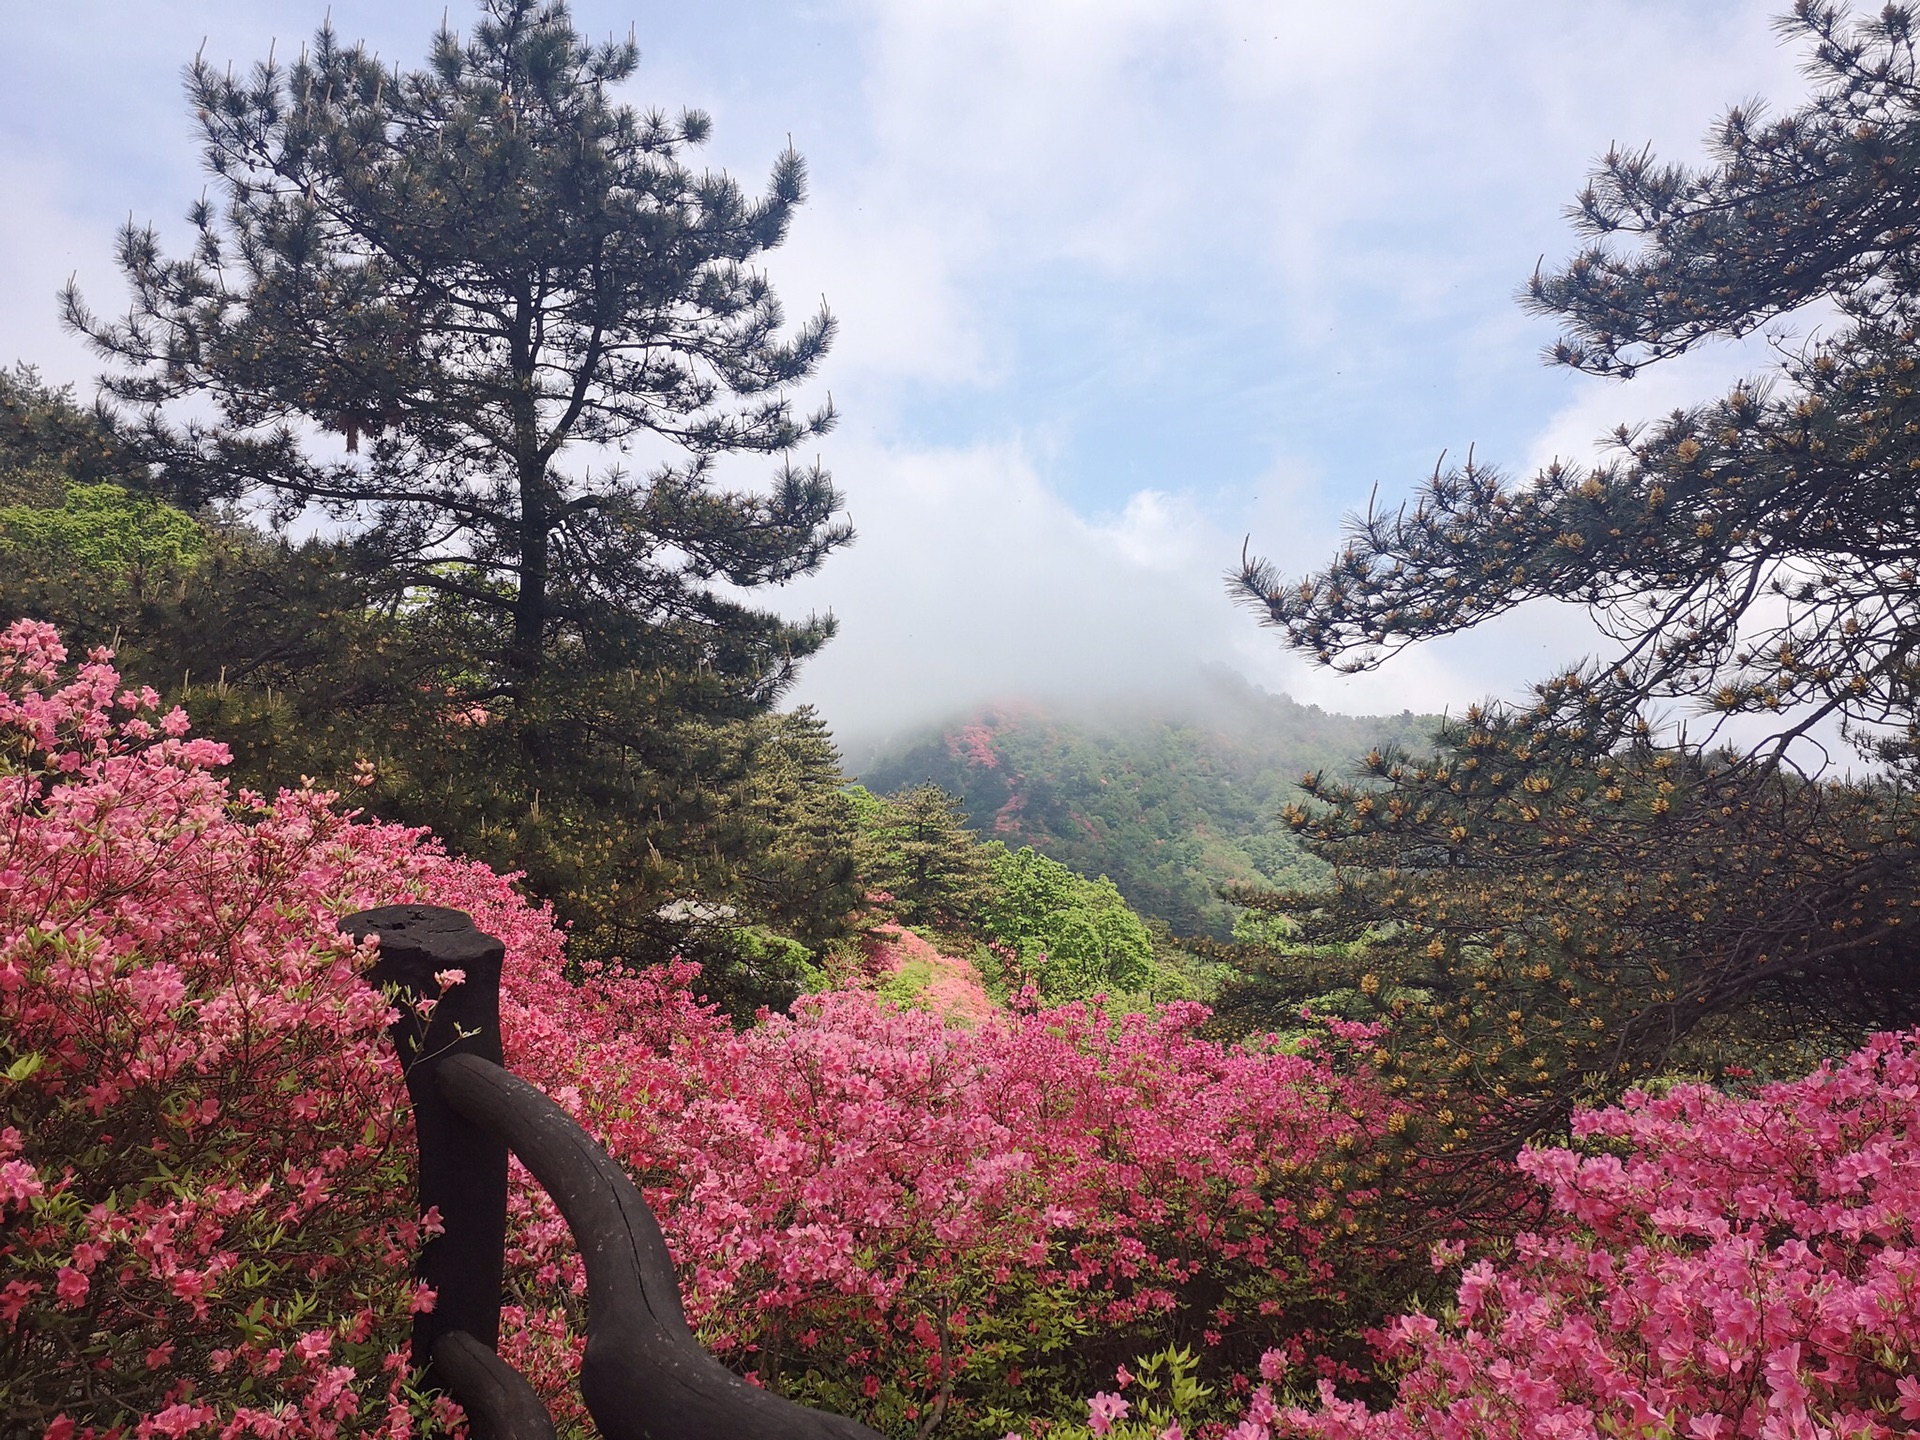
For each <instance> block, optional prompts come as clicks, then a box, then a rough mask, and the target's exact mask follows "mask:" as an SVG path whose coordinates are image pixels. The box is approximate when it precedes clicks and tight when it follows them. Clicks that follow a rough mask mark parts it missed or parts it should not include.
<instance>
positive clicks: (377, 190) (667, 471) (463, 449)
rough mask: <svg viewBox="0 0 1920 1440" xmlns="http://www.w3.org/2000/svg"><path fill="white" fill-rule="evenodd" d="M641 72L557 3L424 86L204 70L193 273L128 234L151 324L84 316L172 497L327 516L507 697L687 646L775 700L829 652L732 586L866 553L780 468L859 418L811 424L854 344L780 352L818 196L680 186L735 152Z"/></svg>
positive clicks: (194, 81)
mask: <svg viewBox="0 0 1920 1440" xmlns="http://www.w3.org/2000/svg"><path fill="white" fill-rule="evenodd" d="M637 63H638V52H637V50H636V49H635V47H634V45H633V44H632V43H631V42H630V41H629V42H627V43H625V44H614V43H609V44H606V45H601V46H595V45H591V44H588V43H587V42H586V41H584V40H583V39H582V37H581V36H580V35H579V34H578V33H577V32H576V31H575V30H574V28H573V25H572V22H571V20H570V18H569V15H568V11H567V8H566V6H565V5H564V3H559V0H548V3H538V0H486V3H484V4H483V6H482V16H481V19H480V22H479V23H478V25H477V26H476V27H475V28H474V31H473V34H472V37H471V38H470V39H469V40H466V41H465V42H462V41H461V40H460V39H459V38H458V37H456V36H455V35H454V34H453V33H452V32H450V31H447V30H445V29H443V30H442V31H441V32H440V33H439V34H438V35H437V36H436V37H435V39H434V43H433V49H432V53H431V56H430V59H429V63H428V65H427V67H426V68H425V69H422V70H417V71H402V70H400V69H398V68H397V67H396V68H389V67H387V66H385V65H383V64H382V63H381V62H380V61H379V60H377V59H376V58H375V57H374V56H373V55H371V54H369V53H368V52H367V51H366V50H365V49H364V47H361V46H357V45H356V46H349V45H344V44H343V43H341V41H340V40H339V38H338V37H337V36H336V35H335V33H334V31H333V30H332V28H331V26H323V27H322V29H321V30H320V32H319V34H318V36H317V37H316V39H315V41H314V44H313V47H312V49H311V50H310V51H308V52H306V53H303V54H302V55H301V57H300V58H299V59H298V60H297V61H296V62H295V63H293V64H291V65H288V66H281V65H279V64H277V63H275V62H274V61H272V60H269V61H267V62H265V63H263V64H260V65H256V66H255V67H254V69H253V71H252V73H251V74H250V75H249V76H247V77H246V78H244V79H238V78H234V77H233V76H232V75H231V74H230V73H223V72H222V71H220V70H218V69H216V68H215V67H214V66H213V65H212V64H211V63H210V62H208V61H205V60H203V59H202V60H196V61H195V62H194V64H193V65H192V67H191V68H190V70H189V75H188V91H189V96H190V99H191V101H192V104H193V107H194V111H195V114H196V115H197V117H198V119H199V123H200V127H201V131H202V134H203V138H204V147H205V163H206V166H207V168H208V170H209V172H210V173H211V174H212V176H213V177H214V180H215V182H216V196H215V198H210V199H203V200H202V201H201V202H199V203H197V204H196V205H195V206H194V207H193V208H192V210H191V212H190V218H191V220H192V222H193V224H194V226H195V227H196V230H197V232H198V238H197V241H196V244H195V245H194V247H193V249H192V250H191V252H190V253H188V254H187V255H185V256H182V257H177V258H170V257H168V256H166V255H165V254H163V253H162V250H161V247H160V243H159V240H158V238H157V236H156V234H155V232H154V231H153V230H152V229H151V228H150V227H147V228H141V227H137V226H134V225H132V224H129V225H128V227H127V228H126V229H125V231H124V232H123V233H122V235H121V238H120V245H119V261H120V265H121V268H122V270H123V272H124V273H125V276H126V278H127V281H128V283H129V285H130V287H131V290H132V292H133V304H132V307H131V309H130V310H129V312H128V313H127V314H126V315H125V317H124V318H122V319H120V320H117V321H109V320H103V319H100V318H98V317H96V316H95V315H94V314H92V313H91V312H90V311H89V310H88V309H87V308H86V306H85V305H84V303H83V302H82V300H81V298H80V296H79V295H78V294H77V293H76V292H74V291H72V290H71V289H70V290H69V291H68V293H67V295H66V297H65V301H64V304H65V310H66V316H67V320H68V323H69V324H70V325H71V326H72V327H73V328H75V329H76V330H78V331H80V332H81V333H83V334H84V335H85V336H87V337H88V338H89V339H90V340H91V341H92V343H93V344H94V346H95V347H96V348H97V349H98V350H99V352H100V353H101V354H102V355H104V356H106V357H107V358H109V359H110V360H111V361H113V362H114V363H115V366H116V368H115V370H114V371H113V373H112V374H111V375H110V376H109V377H108V379H107V382H106V390H107V393H108V394H109V395H110V396H111V397H112V398H113V399H114V400H116V401H118V402H119V403H120V404H122V405H124V406H128V407H132V408H133V409H134V410H135V411H136V412H137V413H138V414H139V415H140V417H141V418H142V420H143V421H144V430H143V434H142V439H143V444H144V452H145V454H146V455H147V456H148V457H149V458H150V459H151V460H153V461H154V462H156V463H157V464H158V465H159V466H160V468H161V471H162V473H163V474H164V476H165V477H166V478H167V482H168V483H169V484H170V486H171V487H172V488H173V489H174V491H175V492H176V493H178V494H181V495H184V496H188V497H192V498H195V499H207V498H228V499H238V498H244V497H265V498H267V499H269V500H270V501H271V502H272V506H273V510H274V513H275V514H276V515H277V517H278V518H280V519H282V520H290V519H292V518H293V517H294V516H296V515H299V514H301V513H303V512H305V511H307V510H308V509H309V508H311V507H317V508H318V509H319V510H320V511H322V512H324V513H325V514H326V515H328V516H329V517H331V518H332V519H333V520H334V521H336V522H338V523H339V524H340V525H342V526H344V527H346V528H347V529H348V530H349V531H350V533H351V534H352V535H353V536H354V537H355V539H356V542H357V545H358V547H359V549H360V550H361V551H362V552H363V553H364V554H365V555H367V556H368V557H369V562H368V563H369V566H370V567H371V568H375V569H377V570H378V572H379V574H380V576H381V583H382V588H383V589H384V591H385V592H386V594H387V595H389V596H390V597H392V598H393V599H394V600H396V601H398V600H400V599H401V598H403V597H418V596H432V597H436V598H437V599H438V600H440V601H442V602H443V603H446V604H451V605H455V606H458V607H460V608H461V609H462V610H463V611H464V612H466V613H467V614H468V615H469V616H470V617H471V622H472V623H471V633H470V642H471V644H472V646H473V652H472V654H471V656H470V657H469V658H470V659H471V660H472V661H473V662H474V664H475V665H476V667H478V669H479V671H480V674H481V676H482V677H483V678H481V679H480V680H479V682H478V684H479V687H480V688H486V689H489V690H491V691H492V692H494V694H495V695H496V697H497V698H506V699H519V698H525V697H528V696H531V695H532V694H534V693H536V692H537V689H538V683H539V679H540V677H541V675H542V673H543V672H544V671H546V670H547V669H548V668H549V667H551V666H552V665H553V664H554V663H555V661H556V660H559V661H563V662H564V663H565V664H567V665H578V664H580V663H587V664H591V665H595V666H600V667H606V666H611V665H618V664H622V663H633V662H634V661H636V659H638V660H640V661H642V662H643V663H644V661H645V660H646V659H648V658H652V657H653V656H654V655H655V654H656V653H657V651H658V649H659V646H660V637H661V635H663V634H669V633H670V634H671V635H672V636H673V641H672V648H674V649H675V650H677V651H679V652H681V653H682V657H683V658H684V659H685V660H687V661H688V662H689V663H693V664H710V665H715V666H720V667H723V673H726V674H728V675H729V676H731V677H732V678H733V679H734V680H735V681H736V683H737V684H739V685H740V686H742V687H744V688H746V689H747V690H749V691H751V692H752V694H753V695H754V696H755V697H757V698H763V699H764V698H766V697H768V696H770V695H772V694H773V693H776V692H777V690H778V689H779V687H780V685H781V684H782V683H784V681H785V680H786V679H787V677H788V676H790V674H791V673H792V667H793V665H794V663H795V662H796V661H798V660H799V659H801V658H803V657H805V656H806V655H808V654H810V653H812V652H813V651H814V650H815V649H817V648H818V646H819V645H820V644H821V643H823V642H824V641H825V639H826V638H827V636H828V635H829V634H830V631H831V626H830V624H829V623H827V622H825V621H818V620H816V621H808V622H803V623H799V624H788V623H784V622H778V621H775V620H773V619H772V617H769V616H766V615H764V614H761V613H758V612H754V611H751V610H749V609H747V608H746V607H744V606H742V605H741V604H739V603H738V602H737V601H736V600H734V599H731V598H730V597H729V596H728V595H726V594H723V593H722V591H721V589H720V588H718V587H716V584H715V582H716V581H718V582H723V583H724V586H725V587H727V588H730V589H740V588H746V589H751V588H754V587H758V586H762V585H767V584H775V583H779V582H782V581H785V580H788V579H791V578H792V577H794V576H796V575H800V574H803V573H805V572H807V571H809V570H811V569H813V568H814V567H815V566H817V565H818V564H819V563H820V561H821V560H822V559H823V558H824V557H825V556H826V555H827V554H828V553H829V552H830V551H831V550H833V549H834V548H836V547H837V546H839V545H841V544H843V543H845V542H846V541H847V540H848V539H849V538H850V533H851V532H850V531H849V529H848V528H847V526H846V525H845V524H844V522H842V521H839V520H837V519H835V511H836V509H837V507H838V504H839V497H838V495H837V494H836V492H835V490H834V488H833V486H832V485H831V483H830V481H829V479H828V477H827V475H826V473H825V472H824V471H822V470H821V469H819V467H818V466H817V465H815V466H812V467H809V468H804V469H803V468H799V467H796V466H795V465H794V464H792V463H791V461H790V459H789V458H787V457H790V456H791V455H792V453H793V452H794V451H795V450H796V449H798V447H800V446H801V445H802V444H804V443H805V442H806V441H808V440H809V439H811V438H813V437H815V436H818V435H820V434H823V433H824V432H825V431H826V430H827V429H828V428H829V426H830V425H831V423H832V421H833V412H832V409H831V407H830V406H827V407H823V408H821V409H819V410H816V411H813V412H811V413H802V412H801V411H798V410H796V409H795V407H794V404H793V402H792V400H791V398H790V396H789V393H788V392H789V388H790V387H792V386H793V385H795V384H797V383H799V382H801V381H803V380H805V379H806V378H807V377H808V376H809V375H810V374H811V373H812V371H813V369H814V367H815V365H816V364H817V362H818V360H819V358H820V357H821V355H822V354H823V353H824V352H825V350H826V348H827V345H828V342H829V340H830V339H831V336H832V330H833V323H832V319H831V317H830V316H829V315H828V314H827V313H826V311H825V310H824V309H823V310H822V311H821V312H820V313H819V314H817V315H816V316H814V317H813V318H812V319H811V320H809V321H807V322H806V323H805V324H803V325H801V326H800V327H799V328H798V329H797V330H796V331H794V333H793V334H792V335H791V336H790V337H787V338H782V335H781V329H782V323H783V320H782V312H781V307H780V304H779V302H778V300H777V298H776V297H775V295H774V292H773V290H772V288H771V286H770V285H769V284H768V282H767V280H766V278H765V276H764V275H763V274H762V273H761V272H760V271H758V270H757V269H755V268H754V262H755V260H756V259H757V258H758V257H759V256H761V255H762V254H764V253H765V252H766V251H767V250H769V249H771V248H772V247H774V246H776V245H778V244H779V243H780V241H781V240H782V238H783V237H784V236H785V234H786V230H787V225H788V222H789V219H790V217H791V215H792V212H793V209H794V207H795V206H796V205H797V204H798V203H799V202H800V200H801V197H802V192H803V188H804V187H803V181H804V169H803V167H802V164H801V161H800V158H799V157H798V156H797V155H796V154H794V153H793V152H792V151H791V150H789V151H788V152H786V153H784V154H783V155H781V157H780V158H779V160H778V162H777V163H776V165H775V166H774V171H773V178H772V182H771V185H770V187H769V189H768V191H767V193H766V195H765V196H764V197H762V198H760V199H758V200H754V199H750V198H748V197H747V196H746V195H745V194H744V193H743V192H742V190H741V189H740V187H739V186H738V185H737V184H736V183H735V182H734V181H732V180H731V179H729V178H728V177H727V176H725V175H724V174H716V173H713V172H695V171H692V170H690V169H688V168H687V166H686V165H685V164H684V163H683V160H682V156H683V154H684V152H686V151H687V150H688V149H689V148H690V147H694V146H697V145H699V144H700V143H701V142H703V141H704V140H705V138H706V136H707V134H708V130H709V122H708V120H707V118H706V117H705V116H704V115H702V114H700V113H698V112H695V111H688V112H685V113H683V114H682V115H680V116H679V117H678V118H677V119H674V120H669V119H667V118H666V117H665V116H664V115H662V114H660V113H658V112H651V113H648V114H644V115H643V114H639V113H636V112H635V111H634V110H633V109H631V108H630V107H627V106H625V105H621V104H617V103H616V102H615V101H614V99H613V98H612V95H611V91H612V89H613V88H614V87H615V86H617V85H619V84H620V83H621V82H623V81H625V80H626V79H628V78H629V77H630V76H631V75H632V74H633V72H634V69H635V67H636V65H637ZM190 399H192V400H198V401H199V402H201V407H202V408H201V412H200V413H197V414H194V415H192V416H190V417H189V418H184V419H183V418H179V412H178V409H177V406H176V402H181V401H185V400H190ZM328 432H331V433H332V434H333V435H334V436H337V437H339V439H340V440H341V441H344V446H341V445H339V444H328V443H326V442H325V435H326V434H327V433H328ZM636 447H638V448H639V449H640V450H641V451H642V452H643V453H644V455H645V457H646V458H645V459H643V460H640V461H636V462H634V465H635V467H636V468H629V462H628V461H627V460H626V459H625V458H623V456H624V453H625V452H626V451H628V450H630V449H633V448H636ZM735 452H745V453H757V454H765V455H770V456H775V457H782V458H781V463H780V465H779V467H778V469H777V471H776V473H775V475H774V478H773V483H772V484H771V486H770V487H767V488H765V489H754V488H745V489H724V488H721V486H720V485H719V483H718V481H717V477H716V474H715V462H716V461H717V460H718V459H719V458H720V457H723V456H725V455H727V454H729V453H735Z"/></svg>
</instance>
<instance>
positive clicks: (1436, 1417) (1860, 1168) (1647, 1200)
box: [1233, 1032, 1920, 1440]
mask: <svg viewBox="0 0 1920 1440" xmlns="http://www.w3.org/2000/svg"><path fill="white" fill-rule="evenodd" d="M1574 1134H1575V1142H1576V1144H1575V1148H1542V1149H1536V1150H1533V1151H1530V1152H1528V1153H1527V1154H1525V1155H1524V1156H1522V1158H1521V1160H1520V1166H1521V1168H1522V1170H1524V1171H1525V1172H1526V1173H1527V1174H1528V1175H1530V1176H1532V1177H1533V1178H1534V1179H1535V1180H1537V1181H1538V1182H1540V1183H1541V1184H1542V1185H1544V1186H1545V1187H1546V1189H1547V1192H1548V1195H1549V1197H1550V1199H1551V1204H1552V1207H1553V1212H1554V1214H1555V1216H1556V1217H1557V1219H1558V1222H1559V1223H1558V1224H1557V1226H1556V1227H1554V1228H1552V1229H1547V1230H1543V1231H1542V1232H1540V1233H1534V1234H1528V1235H1523V1236H1521V1237H1519V1238H1518V1239H1517V1241H1516V1242H1515V1244H1514V1245H1513V1248H1512V1253H1511V1255H1509V1256H1507V1257H1504V1258H1501V1259H1498V1260H1496V1259H1494V1258H1491V1257H1482V1258H1480V1259H1477V1260H1476V1261H1475V1262H1474V1263H1473V1264H1471V1265H1468V1266H1467V1267H1466V1268H1465V1270H1464V1272H1463V1273H1462V1274H1461V1276H1460V1281H1459V1288H1458V1299H1457V1305H1456V1306H1455V1307H1454V1308H1453V1309H1452V1310H1451V1311H1450V1312H1449V1313H1447V1314H1446V1315H1444V1316H1425V1315H1408V1316H1403V1317H1401V1318H1400V1319H1399V1320H1397V1321H1395V1322H1394V1323H1393V1325H1392V1326H1391V1327H1390V1329H1389V1331H1388V1332H1387V1335H1386V1337H1385V1350H1386V1352H1387V1354H1386V1358H1387V1359H1388V1361H1389V1362H1390V1363H1393V1364H1395V1365H1398V1366H1400V1367H1403V1368H1404V1370H1405V1374H1404V1378H1403V1379H1402V1380H1401V1382H1400V1388H1399V1396H1398V1400H1397V1403H1395V1404H1394V1405H1392V1406H1391V1407H1389V1408H1387V1409H1385V1410H1381V1411H1378V1412H1373V1411H1369V1410H1368V1409H1367V1408H1366V1407H1365V1406H1362V1405H1358V1404H1354V1403H1351V1402H1345V1401H1341V1400H1339V1399H1336V1398H1335V1396H1334V1392H1333V1389H1332V1387H1330V1386H1329V1387H1326V1388H1325V1389H1324V1391H1323V1395H1322V1403H1321V1405H1320V1406H1319V1407H1318V1408H1317V1409H1314V1410H1305V1409H1291V1410H1288V1411H1285V1412H1284V1413H1282V1412H1281V1411H1279V1410H1277V1409H1276V1407H1275V1405H1274V1403H1273V1400H1272V1396H1271V1394H1270V1393H1267V1394H1262V1395H1260V1396H1257V1397H1256V1404H1255V1406H1254V1408H1253V1410H1252V1411H1250V1412H1249V1414H1248V1415H1247V1417H1246V1419H1245V1420H1244V1421H1243V1422H1242V1424H1241V1425H1240V1426H1239V1427H1238V1428H1237V1429H1236V1430H1235V1431H1234V1432H1233V1440H1269V1437H1273V1436H1311V1437H1314V1440H1413V1437H1421V1440H1426V1437H1439V1440H1468V1437H1472V1440H1492V1437H1507V1436H1511V1437H1516V1440H1518V1437H1527V1440H1535V1437H1539V1440H1550V1437H1551V1440H1599V1437H1602V1436H1621V1435H1632V1436H1648V1437H1656V1436H1658V1437H1675V1440H1747V1437H1752V1440H1853V1437H1858V1440H1868V1437H1880V1436H1892V1435H1906V1434H1914V1433H1920V1032H1915V1033H1913V1034H1906V1035H1892V1034H1889V1035H1881V1036H1878V1037H1876V1038H1874V1039H1873V1041H1872V1042H1871V1043H1870V1044H1868V1045H1867V1046H1866V1047H1865V1048H1864V1049H1862V1050H1860V1051H1859V1052H1857V1053H1856V1054H1854V1055H1852V1056H1851V1057H1849V1058H1847V1059H1846V1060H1844V1061H1842V1062H1839V1063H1835V1064H1830V1065H1828V1066H1827V1067H1825V1068H1823V1069H1821V1070H1820V1071H1818V1072H1816V1073H1814V1074H1812V1075H1810V1076H1807V1077H1806V1078H1804V1079H1801V1080H1795V1081H1789V1082H1781V1083H1777V1084H1773V1085H1769V1086H1766V1087H1764V1088H1762V1089H1759V1090H1757V1091H1756V1092H1755V1093H1753V1094H1750V1095H1729V1094H1724V1093H1721V1092H1719V1091H1716V1090H1713V1089H1711V1088H1708V1087H1705V1086H1683V1087H1680V1088H1677V1089H1675V1090H1673V1091H1672V1092H1671V1093H1669V1094H1667V1095H1665V1096H1662V1097H1658V1098H1656V1097H1655V1096H1653V1095H1649V1094H1644V1093H1635V1094H1632V1095H1629V1096H1628V1097H1627V1098H1626V1100H1625V1101H1624V1102H1623V1103H1621V1104H1620V1105H1617V1106H1614V1107H1611V1108H1606V1109H1598V1110H1593V1111H1589V1112H1587V1113H1585V1114H1583V1115H1581V1116H1580V1117H1578V1119H1577V1121H1576V1123H1575V1127H1574ZM1440 1258H1441V1259H1459V1258H1464V1257H1463V1256H1459V1255H1458V1253H1457V1252H1453V1253H1452V1254H1448V1253H1445V1252H1443V1254H1442V1256H1441V1257H1440Z"/></svg>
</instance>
